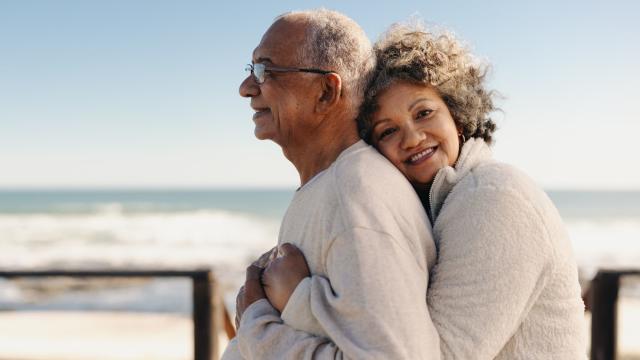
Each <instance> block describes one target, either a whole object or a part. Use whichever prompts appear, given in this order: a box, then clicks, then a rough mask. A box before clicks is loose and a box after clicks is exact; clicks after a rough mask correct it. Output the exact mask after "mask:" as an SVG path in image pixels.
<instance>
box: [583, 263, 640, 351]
mask: <svg viewBox="0 0 640 360" xmlns="http://www.w3.org/2000/svg"><path fill="white" fill-rule="evenodd" d="M630 275H640V270H600V271H598V273H597V274H596V276H595V277H594V278H593V280H592V281H591V286H590V290H589V291H590V298H589V303H590V304H589V305H590V306H589V307H590V308H591V359H592V360H615V358H616V342H617V341H616V338H617V334H616V326H617V324H616V321H617V316H618V292H619V290H620V279H621V278H622V277H624V276H630Z"/></svg>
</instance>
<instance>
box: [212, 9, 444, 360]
mask: <svg viewBox="0 0 640 360" xmlns="http://www.w3.org/2000/svg"><path fill="white" fill-rule="evenodd" d="M373 68H374V57H373V54H372V50H371V45H370V43H369V40H368V39H367V38H366V36H365V35H364V32H363V31H362V29H361V28H360V27H359V26H358V25H357V24H356V23H355V22H354V21H353V20H351V19H349V18H347V17H346V16H344V15H342V14H339V13H336V12H333V11H328V10H313V11H305V12H294V13H287V14H284V15H282V16H280V17H278V18H277V19H276V20H275V22H274V23H273V24H272V25H271V27H270V28H269V29H268V30H267V32H266V33H265V34H264V36H263V37H262V40H261V41H260V43H259V44H258V46H257V47H256V49H255V50H254V52H253V64H252V65H250V66H249V70H250V71H251V74H250V76H248V77H247V78H246V79H245V80H244V81H243V82H242V84H241V85H240V94H241V95H242V96H244V97H248V98H250V99H251V107H252V108H253V109H254V110H255V114H254V115H253V121H254V122H255V135H256V137H257V138H259V139H270V140H273V141H274V142H276V143H277V144H278V145H280V146H281V147H282V150H283V152H284V155H285V156H286V157H287V159H289V160H290V161H291V162H292V163H293V164H294V165H295V167H296V169H297V170H298V173H299V175H300V188H299V189H298V190H297V191H296V194H295V196H294V198H293V200H292V202H291V204H290V206H289V209H288V210H287V213H286V215H285V217H284V219H283V222H282V225H281V230H280V236H279V239H278V243H279V244H283V243H292V244H295V245H296V246H297V247H298V248H299V249H300V250H301V251H302V252H303V253H304V257H305V258H306V261H307V263H308V266H309V269H310V271H311V274H312V276H310V277H307V278H305V279H304V280H303V281H301V282H300V284H299V285H298V282H299V281H300V279H289V280H290V281H287V279H284V280H282V281H281V282H279V284H280V286H287V284H293V287H294V288H295V291H294V293H293V294H292V295H291V298H290V299H288V303H287V305H286V307H285V308H284V310H283V312H282V314H280V313H279V312H278V311H277V310H276V309H275V308H274V307H273V306H272V305H271V303H270V302H269V301H268V300H267V299H266V297H265V294H264V290H263V288H262V285H261V282H260V271H261V269H260V268H259V267H258V266H256V265H252V266H250V267H249V268H248V269H247V280H246V283H245V286H244V289H243V290H241V292H240V294H239V295H238V310H237V311H238V315H239V319H240V321H239V328H238V336H237V337H236V339H234V340H233V341H232V342H231V343H230V345H229V346H228V348H227V350H226V352H225V354H224V356H223V359H258V358H259V359H302V358H317V359H334V358H350V359H409V358H411V359H427V358H433V359H435V358H439V343H438V335H437V333H436V331H435V328H434V326H433V324H432V322H431V318H430V315H429V312H428V309H427V305H426V301H425V297H426V292H427V284H428V279H429V270H430V269H431V267H432V266H433V264H434V262H435V246H434V243H433V240H432V237H431V235H430V228H429V225H428V220H427V217H426V215H425V212H424V210H423V208H422V205H421V203H420V201H419V200H418V198H417V196H416V194H415V192H414V191H413V189H412V188H411V186H410V185H409V183H408V182H407V181H406V180H405V178H404V177H403V176H402V175H401V174H400V173H399V172H398V171H397V170H396V169H395V168H394V167H393V166H392V165H391V164H390V163H389V162H387V161H386V160H385V159H384V158H383V157H382V156H381V155H380V154H378V153H377V152H376V151H375V150H374V149H373V148H371V147H369V146H367V145H366V144H365V143H364V142H362V141H360V140H359V137H358V133H357V129H356V122H355V117H356V115H357V113H358V107H359V105H360V103H361V101H362V94H363V89H364V87H365V85H366V82H367V80H368V76H369V75H370V73H371V71H372V70H373ZM284 251H289V250H288V248H287V247H285V248H284ZM289 258H293V259H295V257H289ZM298 259H299V261H304V258H302V256H300V257H299V258H298ZM329 281H330V282H329ZM282 284H284V285H282ZM296 285H297V287H296ZM296 303H297V305H296ZM292 308H295V309H308V312H311V313H305V311H296V310H291V309H292ZM310 319H314V320H313V324H319V326H320V327H321V329H319V330H318V331H317V332H314V331H313V330H312V328H311V330H308V331H309V332H305V331H301V330H297V329H308V326H312V325H311V324H310ZM316 326H317V325H316ZM319 333H322V334H326V335H328V336H321V335H319Z"/></svg>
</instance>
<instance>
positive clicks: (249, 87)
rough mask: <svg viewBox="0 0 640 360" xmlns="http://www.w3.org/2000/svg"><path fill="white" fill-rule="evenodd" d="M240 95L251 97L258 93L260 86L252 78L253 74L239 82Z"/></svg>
mask: <svg viewBox="0 0 640 360" xmlns="http://www.w3.org/2000/svg"><path fill="white" fill-rule="evenodd" d="M239 90H240V96H242V97H253V96H256V95H258V94H259V93H260V86H258V84H257V83H256V81H255V80H254V79H253V75H251V74H249V76H247V77H246V78H245V79H244V81H242V83H241V84H240V89H239Z"/></svg>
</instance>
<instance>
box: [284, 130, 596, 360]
mask: <svg viewBox="0 0 640 360" xmlns="http://www.w3.org/2000/svg"><path fill="white" fill-rule="evenodd" d="M429 199H430V204H429V205H428V206H429V207H430V208H431V214H433V217H434V218H435V224H434V237H435V239H436V242H437V244H438V248H439V253H438V261H437V263H436V266H435V267H434V269H433V272H432V273H431V284H430V287H429V291H428V297H427V301H428V306H429V311H430V313H431V317H432V319H433V322H434V324H435V326H436V329H437V331H438V333H439V336H440V349H441V356H442V358H443V359H494V358H495V359H562V360H564V359H585V358H586V344H585V341H586V326H585V323H584V306H583V304H582V300H581V298H580V288H579V285H578V277H577V266H576V263H575V260H574V257H573V253H572V249H571V244H570V241H569V238H568V236H567V233H566V231H565V229H564V226H563V224H562V220H561V218H560V215H559V214H558V211H557V210H556V209H555V207H554V206H553V204H552V203H551V201H550V200H549V198H548V197H547V196H546V195H545V194H544V192H543V191H541V190H540V189H539V188H538V187H537V186H536V185H535V184H534V183H533V182H532V181H531V180H530V179H529V178H528V177H527V176H525V175H524V174H522V173H521V172H519V171H517V170H516V169H514V168H513V167H510V166H508V165H504V164H500V163H497V162H495V161H493V160H492V159H491V152H490V150H489V147H488V146H487V145H486V144H485V143H484V142H483V141H482V140H478V139H470V140H469V141H467V143H466V144H465V146H464V147H463V149H462V152H461V154H460V157H459V159H458V161H457V164H456V167H455V169H454V168H451V167H446V168H444V169H442V170H440V171H439V172H438V174H437V175H436V178H435V179H434V183H433V185H432V187H431V192H430V196H429ZM330 279H331V281H333V279H332V278H330ZM313 280H314V279H313V278H312V279H311V280H309V279H307V280H305V281H303V282H302V283H301V284H300V285H299V286H298V287H297V288H296V290H295V292H294V294H293V296H292V297H291V299H290V300H289V303H288V304H287V306H286V308H285V309H284V311H283V314H282V318H283V319H284V321H285V323H286V324H289V325H291V326H292V327H294V328H296V329H301V330H305V331H307V332H313V333H317V334H324V332H323V328H322V326H321V325H318V323H317V322H315V321H314V319H313V318H303V317H301V316H299V314H314V313H313V312H312V311H308V310H307V308H308V307H309V306H310V301H309V300H308V297H309V291H310V290H309V289H310V284H311V283H312V281H313ZM397 281H398V282H402V281H403V279H400V278H399V279H398V280H397ZM405 358H406V359H432V358H435V357H424V356H421V355H419V354H417V353H416V354H411V355H410V356H407V357H405Z"/></svg>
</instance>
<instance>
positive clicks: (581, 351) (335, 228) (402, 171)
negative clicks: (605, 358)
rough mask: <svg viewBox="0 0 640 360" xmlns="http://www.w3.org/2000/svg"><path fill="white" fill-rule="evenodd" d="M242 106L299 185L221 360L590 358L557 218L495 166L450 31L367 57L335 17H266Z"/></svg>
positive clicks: (572, 266)
mask: <svg viewBox="0 0 640 360" xmlns="http://www.w3.org/2000/svg"><path fill="white" fill-rule="evenodd" d="M247 70H248V71H250V74H249V76H248V77H247V78H246V79H245V80H244V81H243V82H242V84H241V85H240V95H242V96H243V97H247V98H250V100H251V107H252V108H253V109H254V110H255V114H254V116H253V120H254V122H255V126H256V127H255V135H256V137H258V138H259V139H270V140H273V141H274V142H276V143H277V144H279V145H280V146H281V147H282V149H283V152H284V155H285V156H286V157H287V159H289V160H290V161H291V162H292V163H293V164H294V165H295V167H296V169H297V170H298V173H299V174H300V188H299V189H298V190H297V191H296V193H295V196H294V198H293V200H292V202H291V204H290V206H289V208H288V210H287V212H286V215H285V217H284V219H283V221H282V225H281V229H280V235H279V238H278V246H277V247H275V248H274V249H272V250H271V251H269V252H267V253H265V254H264V255H263V256H262V257H261V258H260V259H258V260H257V261H256V262H254V263H253V264H252V265H251V266H249V267H248V268H247V277H246V282H245V284H244V286H243V288H242V289H241V290H240V293H239V294H238V296H237V318H236V321H237V325H238V334H237V337H236V338H234V339H233V340H232V341H231V342H230V344H229V346H228V347H227V349H226V351H225V353H224V355H223V359H440V358H445V359H494V358H498V359H552V358H553V359H584V358H586V344H585V337H586V335H585V330H586V329H585V326H584V315H583V309H584V307H583V303H582V300H581V298H580V288H579V285H578V275H577V267H576V263H575V260H574V256H573V254H572V249H571V245H570V242H569V239H568V236H567V233H566V231H565V230H564V227H563V224H562V221H561V219H560V216H559V214H558V212H557V210H556V209H555V207H554V206H553V204H552V203H551V201H550V200H549V199H548V198H547V196H546V195H545V193H544V192H543V191H542V190H540V189H539V188H538V187H537V186H536V185H535V184H534V183H533V182H532V181H531V180H530V179H529V178H528V177H527V176H525V175H523V174H522V173H521V172H519V171H518V170H516V169H514V168H513V167H510V166H507V165H504V164H501V163H498V162H496V161H494V160H492V158H491V151H490V145H491V143H492V137H493V133H494V130H495V128H496V127H495V124H494V122H493V121H492V120H491V118H490V113H491V112H492V111H494V110H495V107H494V105H493V102H492V96H493V93H492V92H491V91H489V90H487V89H486V87H485V79H484V76H485V73H486V67H485V65H483V64H481V63H479V62H477V61H476V60H475V59H474V58H473V57H472V55H471V54H470V53H469V51H468V50H467V48H465V47H464V46H462V45H461V43H460V42H459V41H458V40H457V39H456V38H455V37H453V36H452V35H451V34H449V33H446V32H440V33H434V32H429V31H427V30H424V29H422V28H419V27H417V26H410V25H395V26H392V27H391V28H390V29H389V30H388V31H387V33H386V34H385V35H383V36H382V37H381V39H380V40H379V41H378V42H377V43H376V44H375V46H374V47H373V48H372V46H371V44H370V42H369V40H368V39H367V37H366V36H365V34H364V32H363V31H362V29H361V28H360V27H359V26H358V25H357V24H356V23H355V22H354V21H353V20H351V19H349V18H348V17H346V16H344V15H342V14H340V13H337V12H334V11H329V10H324V9H321V10H311V11H303V12H292V13H286V14H284V15H281V16H279V17H278V18H276V20H275V21H274V23H273V24H272V25H271V27H270V28H269V29H268V30H267V31H266V33H265V34H264V36H263V37H262V40H261V41H260V43H259V44H258V46H257V47H256V48H255V50H254V51H253V59H252V64H251V65H248V68H247Z"/></svg>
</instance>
